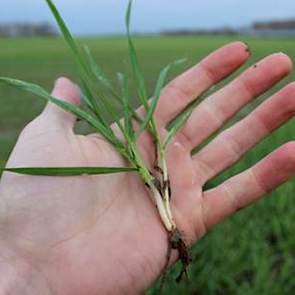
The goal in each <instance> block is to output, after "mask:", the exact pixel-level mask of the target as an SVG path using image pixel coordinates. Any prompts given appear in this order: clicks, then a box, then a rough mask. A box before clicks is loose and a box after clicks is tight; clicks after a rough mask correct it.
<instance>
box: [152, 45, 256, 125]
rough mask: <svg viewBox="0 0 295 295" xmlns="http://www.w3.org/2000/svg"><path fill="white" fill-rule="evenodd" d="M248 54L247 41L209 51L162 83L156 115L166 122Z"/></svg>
mask: <svg viewBox="0 0 295 295" xmlns="http://www.w3.org/2000/svg"><path fill="white" fill-rule="evenodd" d="M249 55H250V53H249V49H248V47H247V45H246V44H244V43H242V42H234V43H231V44H229V45H226V46H224V47H222V48H220V49H218V50H217V51H215V52H213V53H212V54H211V55H209V56H208V57H207V58H205V59H204V60H203V61H201V62H200V63H199V64H198V65H196V66H195V67H193V68H191V69H190V70H188V71H186V72H185V73H183V74H182V75H180V76H179V77H177V78H176V79H174V80H173V81H172V82H170V83H169V84H168V85H167V86H166V87H165V89H164V90H163V91H162V94H161V98H160V101H159V103H158V106H157V109H156V111H155V115H156V117H157V118H158V119H159V121H160V122H162V123H163V124H164V126H166V125H167V124H168V123H169V122H170V121H171V120H172V119H173V118H175V117H176V116H177V115H178V114H179V113H180V112H181V111H182V110H183V109H184V108H185V107H186V106H187V105H188V104H189V103H190V102H191V101H193V100H194V99H195V98H196V97H198V96H199V95H200V94H201V93H202V92H203V91H205V90H206V89H208V88H210V87H211V86H212V85H214V84H216V83H217V82H219V81H220V80H222V79H224V78H225V77H226V76H228V75H230V74H231V73H232V72H233V71H234V70H236V69H237V68H239V67H240V66H241V65H242V64H243V63H244V62H245V61H246V60H247V58H248V57H249Z"/></svg>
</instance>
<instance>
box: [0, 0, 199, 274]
mask: <svg viewBox="0 0 295 295" xmlns="http://www.w3.org/2000/svg"><path fill="white" fill-rule="evenodd" d="M46 2H47V4H48V6H49V8H50V10H51V12H52V13H53V15H54V17H55V19H56V21H57V24H58V26H59V28H60V30H61V32H62V34H63V37H64V39H65V40H66V42H67V44H68V46H69V47H70V49H71V51H72V53H73V56H74V60H75V62H76V64H77V68H78V71H79V75H80V79H81V85H82V86H81V93H82V94H81V96H82V100H83V102H84V103H85V105H86V106H85V107H84V108H82V107H78V106H75V105H73V104H70V103H68V102H65V101H62V100H59V99H58V98H55V97H53V96H52V95H51V94H49V93H48V92H47V91H46V90H44V89H43V88H41V87H40V86H38V85H35V84H32V83H27V82H23V81H19V80H15V79H10V78H4V77H1V78H0V82H4V83H7V84H9V85H11V86H13V87H16V88H18V89H21V90H25V91H28V92H30V93H33V94H34V95H36V96H38V97H42V98H44V99H45V100H47V101H49V102H51V103H53V104H55V105H57V106H58V107H60V108H62V109H63V110H65V111H67V112H70V113H72V114H74V115H75V116H77V117H78V118H79V119H81V120H84V121H86V122H88V124H89V125H91V126H92V127H93V128H94V129H95V130H96V132H98V133H99V134H101V135H102V136H103V137H104V138H105V139H106V140H107V141H108V142H109V143H110V144H112V145H113V146H114V148H115V149H116V150H117V152H118V153H119V154H120V155H121V156H122V157H124V158H125V159H126V161H127V162H128V163H129V166H128V167H48V168H46V167H34V168H30V167H13V168H3V169H2V171H9V172H13V173H20V174H28V175H40V176H77V175H98V174H111V173H126V172H133V173H134V172H135V173H138V174H139V175H140V177H141V178H142V181H143V183H144V184H145V185H146V188H147V190H149V192H150V195H151V197H152V198H153V201H154V203H155V205H156V207H157V210H158V212H159V215H160V218H161V220H162V223H163V225H164V226H165V229H166V231H167V233H168V253H167V254H168V255H167V263H166V267H167V266H168V265H169V260H170V256H171V251H172V249H175V250H177V251H178V254H179V258H180V260H181V261H182V264H183V268H182V271H181V273H180V276H179V279H180V278H181V277H182V275H183V274H184V273H186V270H187V266H188V265H189V263H190V255H189V249H188V247H187V245H186V243H185V241H184V239H183V237H182V235H181V233H180V231H179V230H178V228H177V225H176V223H175V221H174V218H173V214H172V210H171V207H170V202H171V188H170V181H169V172H168V169H167V163H166V157H165V155H166V149H167V146H168V145H169V143H170V142H171V140H172V139H173V138H174V136H175V134H176V133H177V131H178V130H179V129H180V128H181V127H182V126H183V124H184V123H185V122H186V120H187V119H188V118H189V116H190V114H191V113H192V110H193V108H194V105H193V104H192V105H191V106H190V107H189V108H187V109H186V110H185V111H184V112H183V113H182V114H181V115H179V116H178V117H177V119H176V120H174V121H173V123H172V124H170V126H169V129H168V133H167V135H166V138H164V139H163V138H162V137H161V136H160V134H159V130H158V128H157V125H156V122H155V119H154V112H155V109H156V107H157V103H158V101H159V98H160V94H161V90H162V89H163V87H164V86H165V82H166V80H167V76H168V74H169V71H170V70H171V68H173V67H174V66H176V65H179V64H181V63H182V62H183V61H184V60H178V61H176V62H173V63H171V64H169V65H168V66H166V67H165V68H164V69H163V70H162V71H161V72H160V74H159V77H158V80H157V83H156V86H155V90H154V94H153V96H152V98H151V99H150V100H149V98H148V96H147V90H146V87H145V80H144V77H143V75H142V72H141V70H140V66H139V63H138V59H137V54H136V50H135V47H134V45H133V41H132V38H131V34H130V18H131V10H132V0H130V1H129V5H128V8H127V13H126V27H127V39H128V45H129V55H130V63H131V67H132V73H133V77H132V79H133V80H134V84H135V86H136V92H137V97H138V99H139V102H140V103H141V104H142V105H143V107H144V110H145V113H144V115H139V114H138V113H137V112H135V111H134V109H133V108H132V106H131V102H130V91H129V83H130V81H129V79H128V77H127V75H124V74H122V73H118V75H117V77H118V82H119V85H120V92H119V93H117V91H116V90H115V89H116V88H115V87H114V86H113V85H112V83H111V82H110V80H109V79H108V77H107V76H106V75H105V74H104V72H103V71H102V69H101V68H100V67H99V66H98V65H97V64H96V62H95V60H94V58H93V56H92V55H91V52H90V50H89V49H88V48H87V47H83V48H81V47H80V46H79V45H78V44H77V42H76V41H75V40H74V38H73V37H72V35H71V33H70V31H69V30H68V28H67V27H66V24H65V22H64V21H63V19H62V17H61V16H60V14H59V12H58V10H57V9H56V7H55V5H54V4H53V2H52V1H51V0H46ZM98 85H99V86H100V87H98ZM115 103H116V104H120V106H121V108H122V111H123V114H124V116H123V119H122V120H121V119H120V117H119V115H118V112H117V109H116V105H115ZM106 116H107V118H111V119H112V121H113V122H114V124H115V125H116V127H117V128H118V130H119V134H120V135H121V136H118V132H114V129H113V128H112V127H110V126H109V124H108V122H107V119H106ZM135 126H136V127H135ZM143 132H148V133H149V135H150V136H151V137H152V139H153V142H154V145H155V162H154V163H153V167H152V169H149V166H148V164H147V163H146V162H145V161H144V160H143V157H142V155H141V153H140V150H139V147H138V144H137V142H138V138H139V137H140V136H141V135H142V133H143ZM122 138H123V139H122ZM165 269H166V268H165Z"/></svg>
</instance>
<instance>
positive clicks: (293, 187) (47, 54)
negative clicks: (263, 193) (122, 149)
mask: <svg viewBox="0 0 295 295" xmlns="http://www.w3.org/2000/svg"><path fill="white" fill-rule="evenodd" d="M240 39H244V41H247V42H248V44H249V45H250V47H251V48H252V53H253V54H252V57H251V60H250V62H249V63H248V64H247V65H249V64H251V63H253V62H255V61H256V60H258V59H260V58H262V57H264V56H266V55H267V54H269V53H272V52H278V51H283V52H285V53H287V54H289V55H290V56H291V57H292V58H293V59H294V58H295V40H278V39H276V40H272V39H265V40H261V39H246V40H245V38H240ZM232 40H233V39H230V38H223V37H181V38H180V37H179V38H176V37H161V38H158V37H153V38H138V39H137V40H136V45H137V48H138V51H139V56H140V59H141V62H142V68H143V69H144V73H145V76H146V79H147V84H148V87H149V90H150V91H152V86H153V84H154V82H155V79H156V77H157V73H158V71H159V69H160V68H162V67H163V66H164V65H165V64H167V63H169V62H171V61H173V60H175V59H179V58H182V57H186V58H188V66H189V65H193V64H194V63H196V62H197V61H198V60H200V59H201V58H202V57H204V56H206V55H207V54H208V53H209V52H211V51H212V50H214V49H216V48H218V47H219V46H221V45H223V44H225V43H227V42H229V41H232ZM82 41H83V42H84V43H87V44H88V45H89V46H90V48H92V50H93V52H94V54H95V56H96V58H97V60H98V62H99V63H100V64H101V65H102V66H103V67H104V69H105V71H106V72H107V73H109V74H111V75H113V76H115V74H116V72H117V71H119V70H120V71H122V70H124V69H128V63H127V62H128V58H127V44H126V41H125V40H124V39H123V38H100V39H84V40H82ZM61 75H63V76H68V77H71V78H73V79H75V77H76V75H75V67H74V65H73V62H72V59H71V55H70V54H69V52H68V50H67V48H66V46H65V45H64V43H63V41H61V40H59V39H24V40H21V39H16V40H4V39H0V76H9V77H14V78H19V79H24V80H26V81H32V82H35V83H38V84H40V85H43V86H44V87H46V88H47V89H50V88H51V87H52V84H53V81H54V80H55V79H56V78H57V77H58V76H61ZM292 76H293V74H292V75H291V76H290V77H289V78H287V79H285V80H284V81H283V82H281V83H280V84H279V85H278V86H277V87H276V88H274V89H273V90H272V91H271V92H269V93H267V94H265V95H264V96H262V98H260V99H259V100H257V101H261V99H263V98H265V97H266V96H267V95H269V94H270V93H272V92H274V91H275V90H278V88H279V87H281V86H282V85H284V84H285V83H287V82H288V81H291V80H292V79H294V78H293V77H292ZM0 101H1V104H0V164H1V165H3V164H4V163H5V161H6V159H7V157H8V155H9V152H10V150H11V148H12V147H13V145H14V143H15V141H16V139H17V136H18V134H19V132H20V131H21V129H22V128H23V127H24V126H25V124H26V123H28V122H29V121H30V120H32V119H33V118H34V117H35V116H36V115H37V114H38V113H39V112H40V111H41V109H42V108H43V107H44V103H43V101H42V100H39V99H38V98H32V97H30V96H29V95H27V94H24V93H20V92H18V91H16V90H14V89H11V88H8V87H7V86H3V85H0ZM257 101H256V103H257ZM254 104H255V102H254ZM249 109H250V107H247V108H245V109H244V110H243V111H242V113H240V114H239V116H243V115H245V113H246V112H247V111H248V110H249ZM294 128H295V122H294V120H293V121H291V122H290V123H288V124H287V125H286V126H284V127H283V128H281V129H280V130H278V131H277V132H275V134H274V135H273V136H272V137H270V138H268V139H266V140H264V141H263V142H262V143H261V144H260V145H258V146H257V147H256V148H255V149H254V150H253V151H251V152H250V153H248V154H247V155H246V156H245V157H244V158H243V160H242V161H241V162H240V163H239V164H237V165H235V166H234V167H232V169H230V170H229V171H227V172H226V173H224V174H223V175H221V176H219V177H218V178H217V179H215V180H214V181H212V182H211V183H210V184H209V185H210V186H211V185H215V184H216V183H219V182H220V181H222V180H224V179H225V178H227V177H229V176H230V175H233V174H234V173H237V172H239V171H241V170H243V169H245V168H247V167H249V166H250V165H252V164H253V163H255V162H256V161H257V160H259V159H261V158H262V157H263V156H265V155H266V154H267V153H268V152H270V151H271V150H273V149H275V148H277V147H278V146H279V145H281V144H282V143H284V142H286V141H289V140H292V139H293V140H294V138H295V136H294V134H295V130H294ZM294 192H295V181H294V180H293V181H290V182H289V183H287V184H285V185H284V186H283V187H281V188H280V189H279V190H277V191H276V192H274V193H272V194H271V195H270V196H269V197H268V198H266V199H264V200H262V201H260V202H259V203H257V204H256V205H255V206H252V207H251V208H249V209H247V210H245V211H243V212H240V213H239V214H237V215H236V216H235V217H234V218H232V219H230V220H228V221H226V222H225V223H223V224H222V225H220V226H218V227H217V228H216V229H215V230H214V231H213V232H211V233H209V234H208V235H207V237H206V238H204V239H203V240H202V241H200V242H199V243H198V244H197V245H196V246H195V248H194V258H195V262H194V265H193V266H192V268H191V271H190V278H191V279H190V281H189V282H183V283H181V284H178V285H177V284H175V283H174V282H173V277H174V276H175V273H176V270H177V267H176V268H174V269H173V270H172V273H171V275H170V276H169V278H168V281H167V285H166V287H165V290H164V292H163V293H164V294H178V295H180V294H191V295H197V294H201V295H203V294H204V295H207V294H208V295H209V294H214V295H223V294H240V295H246V294H247V295H256V294H257V295H263V294H271V295H276V294H277V295H281V294H295V277H294V274H295V230H294V229H295V226H294V224H293V222H295V199H294V196H295V194H294ZM154 291H155V289H154V290H151V291H150V294H153V293H154Z"/></svg>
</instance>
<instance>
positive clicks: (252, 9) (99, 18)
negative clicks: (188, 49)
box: [0, 0, 295, 35]
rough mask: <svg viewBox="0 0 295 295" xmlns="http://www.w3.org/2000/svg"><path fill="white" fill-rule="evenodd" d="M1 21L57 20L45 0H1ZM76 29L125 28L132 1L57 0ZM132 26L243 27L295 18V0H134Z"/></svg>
mask: <svg viewBox="0 0 295 295" xmlns="http://www.w3.org/2000/svg"><path fill="white" fill-rule="evenodd" d="M0 3H1V6H0V7H1V10H0V23H3V22H10V21H18V22H22V21H33V22H38V21H48V22H51V23H52V22H53V19H52V16H51V15H50V13H49V11H48V8H47V7H46V4H45V0H0ZM55 3H56V5H57V6H58V8H59V9H60V11H61V12H62V14H63V16H64V18H65V19H66V22H67V23H68V24H69V26H70V28H71V30H72V31H73V32H74V33H75V34H79V35H81V34H108V33H122V32H123V31H124V23H123V21H124V11H125V8H126V3H127V0H55ZM133 15H134V17H133V24H132V27H133V30H134V31H137V32H156V31H161V30H167V29H174V28H210V27H216V26H227V25H229V26H243V25H248V24H250V23H251V22H252V21H254V20H268V19H273V18H276V19H280V18H291V17H294V18H295V1H294V0H281V1H279V0H241V1H238V0H135V4H134V11H133Z"/></svg>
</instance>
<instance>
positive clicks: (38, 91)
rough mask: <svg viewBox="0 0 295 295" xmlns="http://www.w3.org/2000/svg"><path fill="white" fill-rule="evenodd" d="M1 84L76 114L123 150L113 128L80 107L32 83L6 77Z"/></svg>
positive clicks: (1, 80)
mask: <svg viewBox="0 0 295 295" xmlns="http://www.w3.org/2000/svg"><path fill="white" fill-rule="evenodd" d="M0 82H4V83H7V84H8V85H10V86H14V87H16V88H18V89H21V90H24V91H27V92H30V93H33V94H35V95H36V96H39V97H42V98H44V99H46V100H47V101H50V102H51V103H53V104H55V105H57V106H58V107H60V108H62V109H63V110H65V111H66V112H70V113H72V114H74V115H75V116H77V117H78V118H80V119H82V120H85V121H87V122H88V123H89V124H90V125H91V126H93V127H94V128H95V129H96V130H97V131H98V132H99V133H100V134H101V135H103V136H104V138H105V139H107V140H108V141H109V142H111V143H113V144H114V145H115V146H116V147H120V148H123V144H122V143H121V142H120V141H119V140H118V139H117V138H116V136H115V135H114V133H113V131H112V130H111V128H108V127H106V126H104V125H103V124H102V123H101V122H99V121H98V120H97V119H96V118H95V117H93V116H92V115H91V114H89V113H87V112H85V111H84V110H82V109H81V108H79V107H78V106H76V105H73V104H71V103H68V102H66V101H63V100H60V99H58V98H55V97H53V96H52V95H50V94H49V93H48V92H47V91H46V90H44V89H43V88H42V87H40V86H38V85H35V84H32V83H27V82H23V81H20V80H16V79H10V78H4V77H0Z"/></svg>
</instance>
